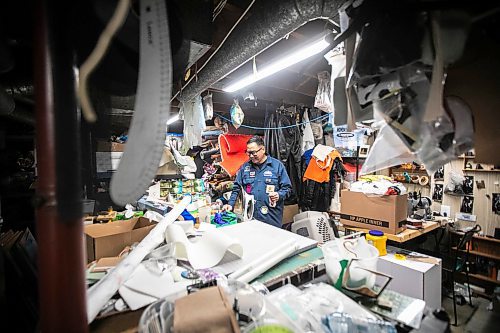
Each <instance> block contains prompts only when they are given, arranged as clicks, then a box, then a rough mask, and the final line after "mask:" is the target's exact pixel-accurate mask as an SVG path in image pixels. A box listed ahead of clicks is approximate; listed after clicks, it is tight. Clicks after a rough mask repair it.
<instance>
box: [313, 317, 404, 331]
mask: <svg viewBox="0 0 500 333" xmlns="http://www.w3.org/2000/svg"><path fill="white" fill-rule="evenodd" d="M322 323H323V331H324V332H327V333H396V332H397V330H396V327H395V326H394V325H393V324H391V323H389V322H386V321H383V320H373V319H364V318H357V317H353V316H350V315H348V314H346V313H340V312H335V313H332V314H330V315H328V316H325V317H324V318H323V320H322Z"/></svg>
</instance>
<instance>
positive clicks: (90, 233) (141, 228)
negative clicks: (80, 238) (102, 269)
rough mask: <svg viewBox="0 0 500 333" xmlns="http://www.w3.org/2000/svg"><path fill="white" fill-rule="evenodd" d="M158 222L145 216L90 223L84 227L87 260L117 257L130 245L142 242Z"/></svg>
mask: <svg viewBox="0 0 500 333" xmlns="http://www.w3.org/2000/svg"><path fill="white" fill-rule="evenodd" d="M155 225H156V223H154V222H151V221H150V220H149V219H147V218H144V217H136V218H132V219H130V220H123V221H115V222H110V223H105V224H90V225H86V226H85V227H84V233H85V235H86V237H85V238H86V246H87V262H91V261H93V260H96V259H100V258H103V257H116V256H118V255H119V254H120V252H121V251H122V250H123V249H124V248H125V247H126V246H128V245H132V244H133V243H135V242H140V241H141V240H142V239H143V238H144V237H146V235H147V234H148V233H149V231H151V229H153V228H154V227H155Z"/></svg>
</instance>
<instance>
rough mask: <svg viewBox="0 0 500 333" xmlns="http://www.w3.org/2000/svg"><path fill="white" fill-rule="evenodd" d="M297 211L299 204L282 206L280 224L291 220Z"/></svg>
mask: <svg viewBox="0 0 500 333" xmlns="http://www.w3.org/2000/svg"><path fill="white" fill-rule="evenodd" d="M298 213H299V205H297V204H295V205H289V206H285V207H284V208H283V220H282V222H281V224H286V223H291V222H293V217H294V216H295V215H297V214H298Z"/></svg>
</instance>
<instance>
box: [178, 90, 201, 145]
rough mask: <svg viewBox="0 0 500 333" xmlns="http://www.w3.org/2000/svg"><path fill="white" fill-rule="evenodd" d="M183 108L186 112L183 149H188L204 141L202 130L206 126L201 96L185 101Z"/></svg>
mask: <svg viewBox="0 0 500 333" xmlns="http://www.w3.org/2000/svg"><path fill="white" fill-rule="evenodd" d="M181 110H182V111H183V114H184V142H183V150H185V151H187V150H189V149H190V148H193V147H194V146H199V145H201V144H202V142H203V140H202V137H201V132H203V131H204V130H205V128H206V127H205V115H204V114H203V105H202V103H201V96H200V95H198V96H196V97H195V98H194V100H193V101H189V102H183V103H182V106H181ZM179 113H180V112H179Z"/></svg>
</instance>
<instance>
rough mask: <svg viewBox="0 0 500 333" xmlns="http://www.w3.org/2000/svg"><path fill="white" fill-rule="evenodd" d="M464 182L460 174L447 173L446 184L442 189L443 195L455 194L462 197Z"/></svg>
mask: <svg viewBox="0 0 500 333" xmlns="http://www.w3.org/2000/svg"><path fill="white" fill-rule="evenodd" d="M464 181H465V177H464V175H463V174H460V173H458V172H455V171H450V172H449V173H448V183H447V184H446V187H445V188H444V193H455V194H457V195H463V194H464V190H463V184H464Z"/></svg>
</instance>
